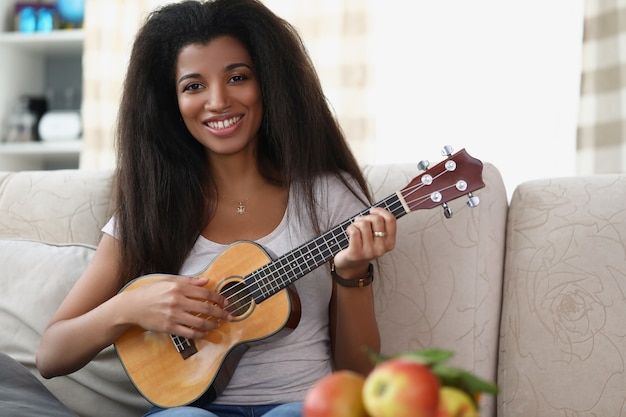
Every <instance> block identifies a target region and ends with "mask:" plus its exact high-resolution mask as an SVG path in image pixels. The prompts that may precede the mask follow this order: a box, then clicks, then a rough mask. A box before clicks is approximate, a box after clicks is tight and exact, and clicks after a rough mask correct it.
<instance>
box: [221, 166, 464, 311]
mask: <svg viewBox="0 0 626 417" xmlns="http://www.w3.org/2000/svg"><path fill="white" fill-rule="evenodd" d="M447 172H449V171H448V170H443V171H442V172H441V173H439V174H438V175H436V176H435V177H433V178H434V179H435V180H436V179H438V178H439V177H441V176H442V175H444V174H445V173H447ZM424 187H427V185H425V184H423V183H418V184H416V185H413V186H410V187H407V188H406V189H405V190H404V191H405V193H403V197H404V200H405V202H406V204H407V205H408V206H411V207H419V206H421V205H423V204H424V203H425V202H427V201H428V200H430V199H431V195H432V194H433V193H437V192H442V191H446V190H448V189H450V188H455V187H456V185H455V184H450V185H448V186H446V187H444V188H441V189H438V190H435V191H432V192H429V193H428V194H419V195H417V196H414V194H415V193H417V192H418V191H420V190H421V189H422V188H424ZM396 196H397V195H396V194H395V193H394V194H392V195H390V196H388V197H387V198H385V199H384V200H382V201H381V202H380V203H379V204H377V205H375V206H372V207H379V206H383V205H385V204H383V203H386V202H387V200H390V199H393V198H395V197H396ZM372 207H370V209H371V208H372ZM368 211H369V209H368V210H365V211H364V212H363V213H366V212H368ZM390 211H391V213H392V214H394V216H396V217H400V216H402V215H404V214H406V213H407V212H406V211H405V208H404V206H403V205H402V204H400V205H397V207H395V208H394V207H391V208H390ZM346 223H349V222H346ZM345 241H347V236H346V235H344V237H343V238H342V243H344V242H345ZM266 266H267V265H264V266H263V267H261V268H259V269H258V270H256V271H254V272H252V273H251V274H250V275H248V276H251V275H255V274H257V273H258V272H259V271H260V270H261V269H263V268H265V267H266ZM275 272H277V273H279V276H281V277H282V276H285V275H287V267H286V266H281V267H280V268H278V269H277V270H276V271H275ZM274 281H276V278H275V279H274ZM244 282H245V285H244V287H243V288H241V289H239V290H238V291H236V292H234V293H233V294H231V295H229V296H228V297H226V299H227V300H228V301H229V306H230V305H231V304H230V301H231V300H232V299H233V298H237V299H236V301H235V303H234V304H232V305H234V306H236V305H237V304H238V303H239V301H241V300H239V299H238V298H239V297H240V296H241V294H242V293H245V294H248V293H251V292H254V291H256V290H251V288H252V287H253V285H254V284H258V282H257V281H255V283H254V284H250V283H247V282H246V281H245V280H244ZM250 290H251V291H250ZM250 299H251V300H252V299H253V297H252V295H250ZM251 300H250V301H247V302H246V303H243V305H239V306H238V307H236V308H235V309H234V310H232V311H231V310H229V309H228V306H227V307H226V310H227V311H228V312H229V313H231V314H233V315H235V316H236V315H237V314H238V313H239V310H243V311H246V310H248V309H249V308H250V306H251V305H252V301H251Z"/></svg>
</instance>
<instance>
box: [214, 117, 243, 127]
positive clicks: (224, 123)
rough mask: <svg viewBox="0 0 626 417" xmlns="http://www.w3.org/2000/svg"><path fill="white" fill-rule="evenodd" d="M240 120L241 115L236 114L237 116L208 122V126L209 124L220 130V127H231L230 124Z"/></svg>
mask: <svg viewBox="0 0 626 417" xmlns="http://www.w3.org/2000/svg"><path fill="white" fill-rule="evenodd" d="M239 120H241V116H236V117H232V118H230V119H226V120H220V121H218V122H208V123H207V126H209V127H210V128H211V129H218V130H219V129H225V128H227V127H230V126H232V125H234V124H235V123H237V122H238V121H239Z"/></svg>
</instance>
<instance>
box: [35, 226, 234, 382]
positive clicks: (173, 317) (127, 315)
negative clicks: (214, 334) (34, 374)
mask: <svg viewBox="0 0 626 417" xmlns="http://www.w3.org/2000/svg"><path fill="white" fill-rule="evenodd" d="M118 245H119V243H118V241H117V240H116V239H115V238H113V237H111V236H109V235H107V234H104V235H103V237H102V240H101V242H100V245H99V246H98V249H97V250H96V253H95V255H94V258H93V260H92V261H91V263H90V265H89V266H88V267H87V269H86V270H85V272H84V273H83V275H82V276H81V277H80V279H79V280H78V281H77V282H76V284H75V285H74V287H73V288H72V290H71V291H70V292H69V294H68V295H67V297H66V298H65V300H64V301H63V303H62V304H61V306H60V307H59V309H58V310H57V311H56V313H55V314H54V316H53V317H52V319H51V321H50V323H49V324H48V327H47V328H46V330H45V331H44V334H43V336H42V339H41V343H40V346H39V349H38V351H37V356H36V362H37V368H38V369H39V372H40V373H41V375H42V376H43V377H45V378H51V377H54V376H58V375H65V374H68V373H71V372H74V371H76V370H78V369H80V368H82V367H83V366H84V365H86V364H87V363H88V362H89V361H91V360H92V359H93V358H94V357H95V356H96V355H97V354H98V353H99V352H100V351H101V350H102V349H104V348H105V347H107V346H109V345H111V344H112V343H114V342H115V341H116V340H117V339H118V338H119V337H120V336H121V335H122V334H123V333H124V331H125V330H127V329H128V328H129V327H130V326H132V325H139V326H141V327H144V328H146V329H149V330H154V331H161V332H169V333H172V334H178V335H180V336H183V337H187V338H199V337H203V336H205V335H206V332H207V331H208V330H211V329H213V328H214V327H215V325H214V324H213V323H214V321H212V320H205V319H203V318H201V317H198V316H197V314H198V313H200V314H204V315H207V316H213V317H219V318H222V319H229V316H228V314H227V313H226V312H225V311H224V310H223V309H222V307H223V306H224V304H225V299H224V298H223V297H222V296H221V295H219V294H216V293H214V292H212V291H210V290H208V289H205V288H203V287H202V285H205V284H206V283H207V280H206V279H192V278H184V279H182V278H172V279H167V280H163V281H159V282H156V283H154V284H146V285H143V286H140V287H139V288H137V289H134V290H131V291H124V292H122V293H119V290H120V284H119V277H120V256H119V253H120V252H119V247H118ZM206 301H209V302H206ZM214 303H216V304H217V305H215V304H214Z"/></svg>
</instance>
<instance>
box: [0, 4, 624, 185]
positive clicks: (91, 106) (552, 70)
mask: <svg viewBox="0 0 626 417" xmlns="http://www.w3.org/2000/svg"><path fill="white" fill-rule="evenodd" d="M59 1H61V0H59ZM68 1H69V0H68ZM74 1H78V0H74ZM170 1H171V0H80V1H79V2H82V3H83V7H84V15H83V19H82V21H81V22H80V23H77V24H72V23H71V22H70V24H67V22H66V23H65V27H60V26H57V27H55V28H54V29H53V30H52V31H51V32H49V33H35V34H29V33H18V32H19V26H17V25H16V21H15V13H16V5H18V4H20V3H33V2H19V1H14V0H0V13H2V16H4V18H3V20H2V22H3V26H2V28H0V29H2V33H1V34H0V62H1V64H0V116H1V117H2V120H3V123H4V128H3V130H4V135H3V138H4V139H3V141H4V142H6V143H2V144H0V170H2V169H38V168H44V169H46V168H47V169H56V168H63V167H68V166H69V167H80V168H84V169H109V168H112V167H113V166H114V149H113V126H114V121H115V117H116V110H117V104H118V100H119V93H120V90H121V84H122V81H123V77H124V72H125V69H126V63H127V58H128V54H129V50H130V47H131V45H132V41H133V37H134V34H135V32H136V30H137V28H138V27H139V25H140V24H141V22H142V20H143V19H144V18H145V16H146V13H148V12H149V11H150V10H152V9H154V8H155V7H158V6H159V5H160V4H163V3H168V2H170ZM34 3H35V4H42V3H44V4H45V3H48V4H52V5H55V6H58V5H57V4H55V3H57V2H55V1H52V0H50V1H47V2H45V1H44V2H34ZM264 3H265V4H266V5H267V6H268V7H270V8H271V9H272V10H273V11H274V12H275V13H277V14H278V15H280V16H281V17H283V18H285V19H286V20H288V21H289V22H291V23H292V24H293V25H294V26H295V27H296V28H297V29H298V31H299V32H300V34H301V36H302V38H303V40H304V42H305V44H306V46H307V48H308V50H309V52H310V54H311V57H312V59H313V61H314V63H315V65H316V68H317V69H318V72H319V75H320V78H321V80H322V84H323V87H324V90H325V92H326V95H327V97H328V99H329V102H330V103H331V105H332V107H333V109H334V111H335V113H336V115H337V117H338V119H339V121H340V123H341V125H342V127H343V129H344V131H345V133H346V136H347V138H348V140H349V142H350V144H351V146H352V148H353V150H354V152H355V154H356V155H357V157H358V159H359V161H360V162H361V163H363V164H386V163H405V162H406V163H415V164H417V162H419V161H420V160H422V159H428V160H430V161H431V162H433V163H434V162H437V161H438V160H440V159H442V156H441V154H440V149H441V147H442V146H443V145H451V146H453V147H454V148H455V149H460V148H466V149H467V150H468V152H470V154H472V155H473V156H475V157H477V158H479V159H481V160H483V161H487V162H491V163H493V164H494V165H496V166H497V167H498V169H499V170H500V172H501V173H502V176H503V178H504V181H505V185H506V186H507V189H508V192H509V194H511V193H512V192H513V190H514V188H515V187H516V186H517V184H519V183H521V182H523V181H527V180H532V179H537V178H543V177H548V176H572V175H586V174H595V173H608V172H623V171H624V168H625V167H624V166H625V162H624V160H625V158H626V152H625V151H624V149H625V147H624V144H623V142H624V140H625V139H626V135H625V133H624V132H626V130H625V129H624V105H623V102H624V100H625V99H626V94H625V93H626V90H624V87H623V86H622V85H623V83H624V81H622V79H624V80H626V77H624V76H622V74H624V75H626V71H625V69H624V68H626V67H625V63H624V61H625V55H626V46H624V42H626V36H625V35H626V0H474V1H472V2H467V1H465V0H447V1H440V2H433V1H428V0H415V1H410V2H409V1H405V0H315V1H312V0H265V1H264ZM57 19H58V20H57V21H56V23H57V24H59V21H60V20H62V19H59V18H58V17H57ZM60 32H63V33H61V35H64V36H65V37H68V38H71V39H70V40H69V41H68V40H66V39H61V40H56V41H54V42H52V43H47V42H48V41H46V39H52V38H54V37H55V36H58V35H59V34H60ZM68 34H71V35H68ZM25 37H27V38H35V40H34V41H32V40H30V39H27V40H24V38H25ZM41 45H44V46H41ZM63 45H65V46H63ZM33 51H35V52H33ZM33 55H36V58H33ZM42 56H43V58H42ZM39 67H44V68H43V69H41V70H39V69H35V68H39ZM29 71H33V73H32V74H31V73H29ZM50 71H52V75H51V74H50V73H49V72H50ZM33 74H34V75H33ZM63 76H66V77H70V80H69V81H68V80H65V81H62V80H61V81H58V80H57V79H62V78H63ZM55 83H57V84H59V85H60V87H58V88H56V87H55V88H53V87H51V86H54V85H55ZM24 96H26V97H30V98H33V97H40V98H41V97H43V98H44V99H48V100H47V101H48V102H53V101H54V100H56V101H55V102H56V103H57V104H55V105H54V106H50V108H48V109H46V111H47V112H54V113H53V116H56V118H55V119H54V120H53V121H59V123H61V122H62V123H63V126H64V128H65V127H67V126H68V123H69V124H71V125H72V127H73V128H74V129H73V130H72V129H68V132H63V134H71V136H72V138H74V137H75V136H76V134H75V130H76V128H75V125H74V124H75V123H76V120H75V119H74V118H72V117H69V118H67V116H68V114H67V111H69V113H70V116H72V115H74V114H78V115H79V123H80V132H79V135H78V136H79V137H78V140H75V141H73V142H72V145H71V146H72V148H71V150H70V151H69V152H65V153H64V151H58V149H57V150H56V151H55V150H54V149H55V148H63V147H64V146H66V145H67V143H66V141H63V140H60V139H59V138H62V137H63V134H58V135H56V136H55V134H54V133H53V132H54V131H53V130H52V131H51V130H48V131H45V132H44V133H45V136H46V138H47V137H49V136H52V137H54V139H53V140H47V139H44V140H42V138H41V137H39V138H38V137H37V135H34V137H33V138H32V139H33V141H32V142H33V143H29V144H27V145H28V146H29V148H28V151H24V150H23V149H26V148H24V146H27V145H25V144H23V143H19V144H17V143H14V142H17V141H15V140H13V141H9V140H7V139H9V138H7V134H6V132H7V131H8V127H7V126H8V125H10V116H11V114H13V113H14V112H15V111H19V110H20V109H23V106H24V101H23V100H22V98H23V97H24ZM29 105H30V106H31V107H32V106H33V105H34V103H33V101H32V100H31V101H29ZM57 113H61V114H57ZM60 116H66V119H63V118H61V117H60ZM35 118H37V114H35ZM72 123H74V124H72ZM49 126H52V127H54V124H50V123H49V124H47V125H44V127H49ZM39 130H41V129H39ZM61 130H63V129H61ZM51 132H52V133H51ZM13 139H14V138H13ZM57 139H59V140H57ZM51 142H54V146H52V145H51ZM18 145H19V146H18ZM35 145H39V147H35V149H34V150H33V149H31V148H32V147H33V146H35ZM43 147H47V149H49V150H48V151H44V152H43V153H42V151H41V149H43ZM16 149H18V150H16ZM20 149H21V150H20ZM55 152H56V153H57V154H58V155H57V156H59V155H62V156H63V157H64V158H65V159H63V158H61V157H58V158H57V159H56V160H55V159H54V158H52V155H53V154H54V153H55ZM416 173H417V171H416Z"/></svg>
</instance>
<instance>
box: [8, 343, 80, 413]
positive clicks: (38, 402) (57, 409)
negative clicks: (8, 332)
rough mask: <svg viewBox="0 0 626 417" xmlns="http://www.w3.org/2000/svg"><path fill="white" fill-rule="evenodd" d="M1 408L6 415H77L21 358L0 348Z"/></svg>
mask: <svg viewBox="0 0 626 417" xmlns="http://www.w3.org/2000/svg"><path fill="white" fill-rule="evenodd" d="M0 410H2V415H5V416H21V417H77V415H76V414H75V413H73V412H72V411H71V410H70V409H69V408H67V407H66V406H65V405H63V403H61V402H60V401H59V400H58V399H57V398H56V397H55V396H54V395H52V393H51V392H50V391H48V390H47V389H46V387H44V386H43V384H42V383H41V382H40V381H39V380H38V379H37V378H36V377H35V376H34V375H33V374H32V373H30V372H29V371H28V369H26V368H24V367H23V366H22V365H20V364H19V363H18V362H17V361H15V360H14V359H13V358H11V357H10V356H8V355H5V354H4V353H2V352H0Z"/></svg>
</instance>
